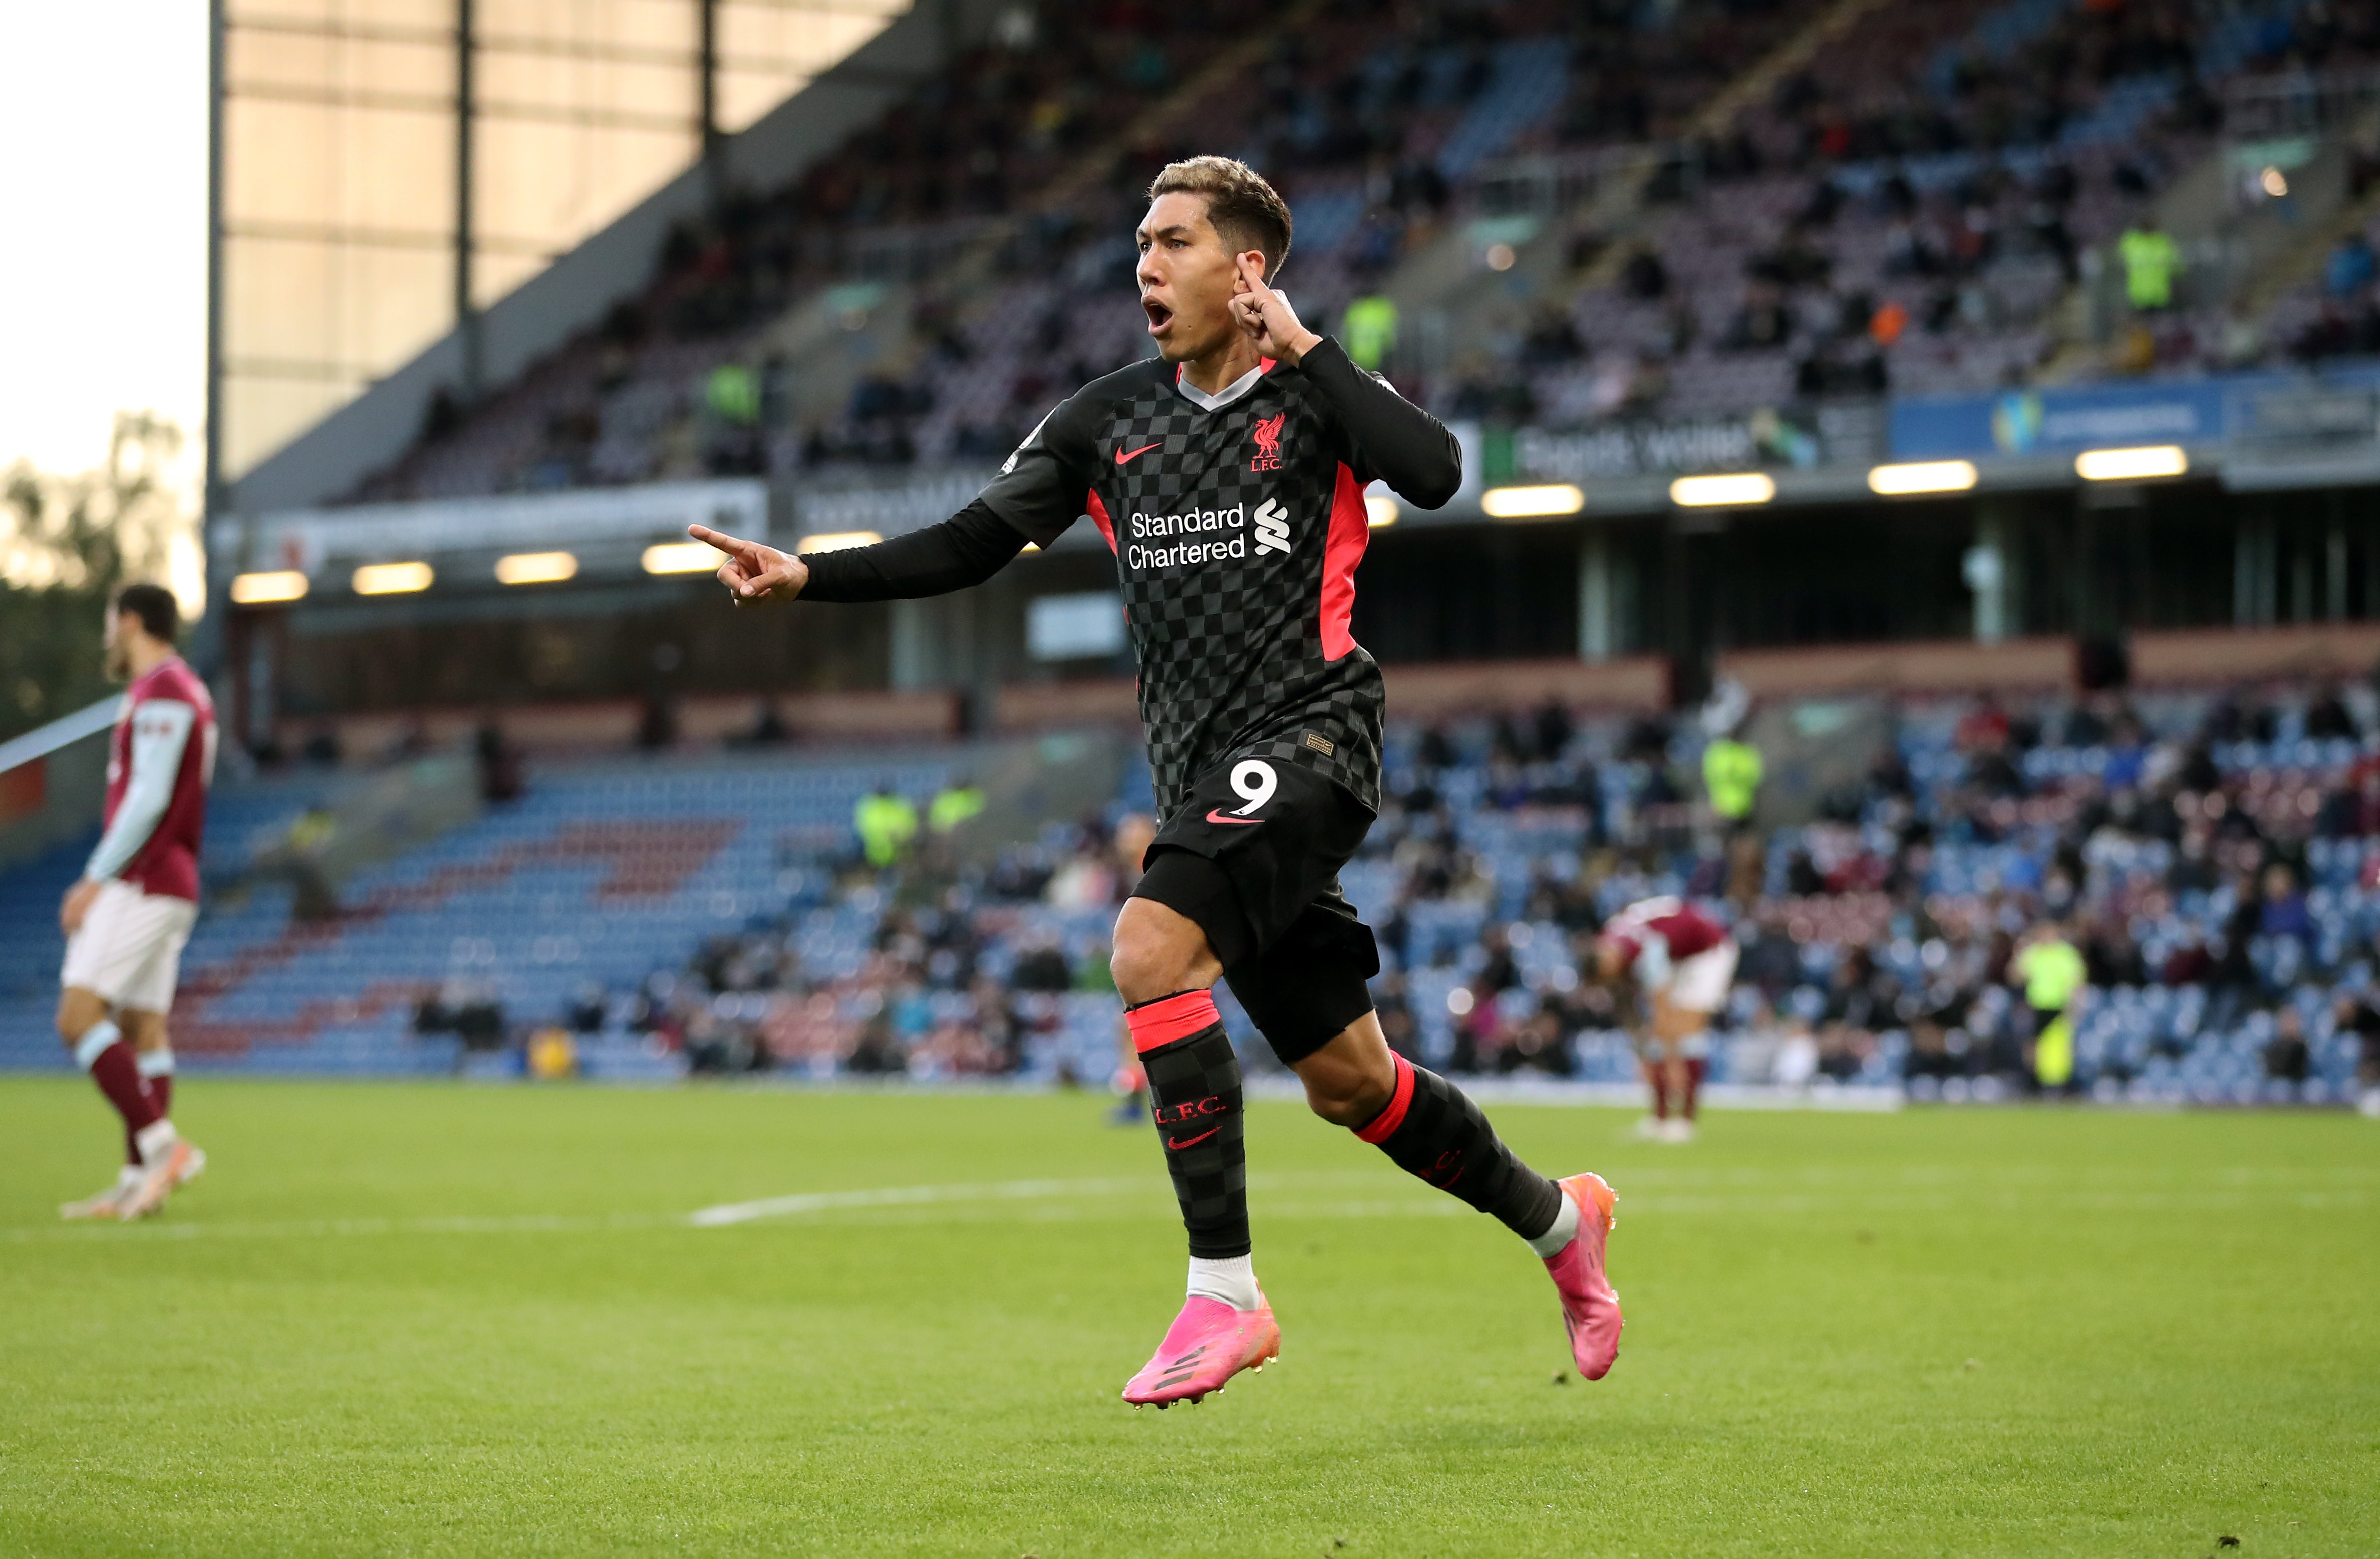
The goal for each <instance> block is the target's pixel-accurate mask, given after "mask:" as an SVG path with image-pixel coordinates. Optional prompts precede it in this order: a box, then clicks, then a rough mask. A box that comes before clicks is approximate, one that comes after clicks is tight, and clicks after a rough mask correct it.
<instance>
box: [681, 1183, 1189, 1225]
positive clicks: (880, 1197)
mask: <svg viewBox="0 0 2380 1559" xmlns="http://www.w3.org/2000/svg"><path fill="white" fill-rule="evenodd" d="M1159 1188H1160V1182H1158V1181H1155V1180H1150V1179H1141V1178H1135V1179H1108V1180H995V1181H991V1182H989V1183H986V1184H983V1185H976V1186H894V1187H889V1188H885V1189H882V1190H873V1191H806V1192H802V1193H800V1194H798V1195H795V1196H787V1197H763V1198H762V1199H760V1200H758V1201H731V1202H723V1203H722V1204H721V1205H719V1206H717V1207H706V1208H702V1209H700V1210H698V1211H697V1212H690V1213H688V1214H686V1222H687V1223H689V1224H693V1225H694V1226H695V1227H696V1228H698V1229H717V1228H724V1227H726V1226H727V1225H729V1224H749V1223H752V1222H755V1221H756V1220H758V1219H761V1218H789V1217H792V1216H794V1215H795V1214H796V1213H802V1212H836V1211H839V1210H841V1209H844V1208H848V1207H909V1206H914V1205H917V1204H918V1203H921V1202H936V1201H1012V1200H1013V1201H1040V1200H1050V1199H1052V1198H1058V1197H1101V1196H1121V1195H1128V1194H1130V1193H1132V1192H1135V1191H1153V1190H1157V1189H1159Z"/></svg>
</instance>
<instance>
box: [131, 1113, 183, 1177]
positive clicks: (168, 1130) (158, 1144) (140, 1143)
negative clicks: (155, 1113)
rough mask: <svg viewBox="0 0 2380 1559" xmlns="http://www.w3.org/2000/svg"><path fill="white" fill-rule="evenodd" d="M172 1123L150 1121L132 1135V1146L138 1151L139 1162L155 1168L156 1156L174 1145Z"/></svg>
mask: <svg viewBox="0 0 2380 1559" xmlns="http://www.w3.org/2000/svg"><path fill="white" fill-rule="evenodd" d="M174 1140H175V1139H174V1123H173V1122H172V1121H151V1122H150V1123H149V1124H148V1125H147V1126H144V1127H141V1128H140V1130H139V1131H137V1132H135V1133H133V1135H132V1144H133V1146H134V1147H136V1148H139V1149H140V1162H141V1163H145V1164H148V1165H150V1166H151V1167H152V1168H153V1167H155V1165H156V1163H157V1159H158V1155H160V1154H162V1153H163V1152H164V1151H165V1150H166V1149H168V1148H170V1147H172V1146H173V1145H174Z"/></svg>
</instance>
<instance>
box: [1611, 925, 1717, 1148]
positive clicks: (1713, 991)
mask: <svg viewBox="0 0 2380 1559" xmlns="http://www.w3.org/2000/svg"><path fill="white" fill-rule="evenodd" d="M1736 956H1737V948H1736V944H1735V938H1733V937H1731V936H1730V935H1729V934H1728V932H1727V928H1726V927H1725V926H1722V925H1720V924H1719V923H1718V921H1717V920H1712V919H1711V918H1710V917H1709V916H1707V915H1706V914H1704V913H1703V912H1702V911H1701V910H1699V909H1696V908H1694V907H1693V906H1692V905H1689V904H1686V903H1684V902H1683V901H1682V900H1679V899H1675V898H1647V899H1641V900H1639V901H1638V902H1636V903H1634V904H1632V905H1630V906H1629V907H1627V908H1625V909H1622V910H1621V912H1620V913H1619V914H1617V915H1614V916H1613V917H1611V919H1610V920H1607V921H1605V922H1604V925H1603V931H1602V932H1601V933H1600V934H1599V935H1598V936H1597V938H1596V963H1597V972H1598V973H1600V974H1601V975H1602V977H1603V978H1604V979H1605V980H1613V981H1617V980H1620V979H1621V977H1622V976H1623V975H1633V976H1634V977H1635V980H1636V990H1637V993H1638V995H1639V996H1640V997H1641V998H1642V999H1643V1000H1644V1001H1645V1002H1646V1003H1648V1004H1649V1005H1650V1008H1651V1010H1650V1011H1649V1012H1647V1013H1646V1014H1645V1021H1644V1025H1643V1032H1642V1033H1641V1034H1640V1035H1639V1037H1638V1047H1639V1048H1638V1055H1639V1064H1640V1065H1641V1066H1643V1067H1644V1069H1645V1085H1646V1087H1648V1088H1649V1089H1650V1090H1652V1094H1653V1113H1652V1114H1649V1115H1647V1116H1646V1117H1645V1119H1644V1120H1642V1121H1639V1122H1638V1123H1637V1125H1636V1134H1637V1135H1638V1136H1640V1137H1650V1138H1652V1139H1655V1140H1657V1141H1663V1142H1691V1141H1693V1140H1694V1099H1695V1095H1696V1093H1698V1092H1699V1091H1700V1090H1701V1087H1702V1080H1703V1072H1704V1069H1705V1068H1706V1066H1708V1061H1707V1060H1706V1056H1707V1054H1708V1050H1707V1047H1708V1044H1709V1039H1708V1036H1707V1033H1706V1030H1708V1029H1709V1028H1710V1020H1711V1017H1712V1015H1713V1014H1715V1013H1717V1012H1718V1011H1719V1009H1721V1008H1722V1007H1724V1006H1726V1005H1727V995H1728V992H1729V990H1730V988H1731V987H1733V985H1734V984H1735V961H1736ZM1672 1111H1674V1112H1675V1113H1674V1114H1673V1113H1672Z"/></svg>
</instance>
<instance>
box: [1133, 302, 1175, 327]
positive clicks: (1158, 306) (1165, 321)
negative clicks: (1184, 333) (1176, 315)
mask: <svg viewBox="0 0 2380 1559" xmlns="http://www.w3.org/2000/svg"><path fill="white" fill-rule="evenodd" d="M1140 307H1141V310H1142V311H1143V312H1145V313H1146V314H1147V315H1148V334H1149V335H1164V334H1165V329H1166V327H1167V326H1168V325H1170V324H1172V323H1173V307H1172V304H1170V303H1160V302H1159V301H1158V300H1157V299H1156V298H1142V299H1141V300H1140Z"/></svg>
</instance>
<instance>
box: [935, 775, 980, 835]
mask: <svg viewBox="0 0 2380 1559" xmlns="http://www.w3.org/2000/svg"><path fill="white" fill-rule="evenodd" d="M981 810H983V792H982V791H980V790H978V789H977V788H976V787H975V786H971V785H953V786H944V787H943V788H942V789H941V790H938V791H936V792H935V793H934V798H933V799H932V800H931V801H929V802H928V803H927V804H926V826H927V827H929V828H930V829H932V830H933V831H934V832H935V833H937V834H948V833H949V832H950V831H951V830H952V829H953V828H956V827H957V826H958V825H959V824H961V823H963V822H966V820H967V819H969V818H971V817H973V816H975V815H976V813H977V812H979V811H981Z"/></svg>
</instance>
